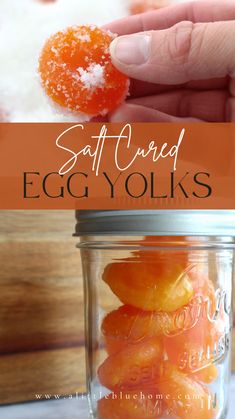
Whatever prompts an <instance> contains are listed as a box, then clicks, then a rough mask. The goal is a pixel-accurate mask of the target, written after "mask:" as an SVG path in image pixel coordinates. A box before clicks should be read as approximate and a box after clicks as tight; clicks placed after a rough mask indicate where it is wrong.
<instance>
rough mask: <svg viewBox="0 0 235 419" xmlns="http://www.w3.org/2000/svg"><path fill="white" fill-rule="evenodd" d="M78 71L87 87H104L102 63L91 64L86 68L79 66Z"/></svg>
mask: <svg viewBox="0 0 235 419" xmlns="http://www.w3.org/2000/svg"><path fill="white" fill-rule="evenodd" d="M77 71H78V72H79V74H80V80H81V82H82V83H83V85H84V88H85V89H95V88H99V87H104V84H105V79H104V67H102V66H101V65H100V64H91V65H90V66H89V67H88V68H87V69H86V70H84V69H83V68H82V67H79V68H78V69H77Z"/></svg>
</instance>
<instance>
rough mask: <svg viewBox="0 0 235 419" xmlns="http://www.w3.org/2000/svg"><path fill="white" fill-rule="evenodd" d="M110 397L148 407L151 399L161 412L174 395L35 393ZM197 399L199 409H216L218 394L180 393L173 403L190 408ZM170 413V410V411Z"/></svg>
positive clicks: (44, 396)
mask: <svg viewBox="0 0 235 419" xmlns="http://www.w3.org/2000/svg"><path fill="white" fill-rule="evenodd" d="M104 397H105V398H110V397H112V398H113V399H119V400H124V399H127V400H128V399H129V400H131V399H133V400H140V399H141V400H144V401H146V408H147V404H148V402H150V401H151V406H152V408H153V406H154V409H156V411H157V410H158V412H160V411H161V410H162V408H163V405H164V406H165V403H164V401H165V400H170V399H172V396H171V395H170V394H164V395H163V394H156V393H154V394H152V393H143V392H142V391H136V392H133V391H132V392H131V393H126V392H125V393H123V392H122V391H119V392H111V393H107V394H106V395H105V394H104V393H103V392H101V391H100V392H96V393H93V394H92V396H90V397H88V395H87V394H86V393H74V394H65V395H62V394H40V393H39V394H35V399H36V400H41V401H43V400H47V401H48V400H51V401H52V400H54V401H55V400H84V401H88V399H89V400H90V402H94V403H96V402H97V401H99V400H100V399H102V398H104ZM195 400H196V401H198V409H205V408H206V409H208V410H214V409H216V406H217V399H216V395H215V394H212V393H211V394H210V395H209V394H208V397H207V398H206V399H205V398H202V397H200V396H198V394H195V395H193V394H192V393H191V394H181V393H178V394H177V396H176V397H174V398H173V399H172V404H174V403H176V404H178V403H180V404H181V405H185V408H187V409H190V403H191V402H192V401H193V402H194V405H195ZM164 413H166V412H165V407H164ZM169 414H170V412H169Z"/></svg>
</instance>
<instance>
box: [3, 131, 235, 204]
mask: <svg viewBox="0 0 235 419" xmlns="http://www.w3.org/2000/svg"><path fill="white" fill-rule="evenodd" d="M0 197H1V200H0V202H1V204H0V208H1V209H73V208H74V209H75V208H76V209H131V208H135V209H235V124H200V123H199V124H197V123H194V124H184V125H182V124H156V123H143V124H126V125H124V124H101V123H94V124H93V123H89V124H1V125H0Z"/></svg>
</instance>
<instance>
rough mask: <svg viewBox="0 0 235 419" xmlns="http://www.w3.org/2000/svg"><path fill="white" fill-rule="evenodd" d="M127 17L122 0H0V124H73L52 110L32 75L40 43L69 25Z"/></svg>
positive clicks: (63, 115)
mask: <svg viewBox="0 0 235 419" xmlns="http://www.w3.org/2000/svg"><path fill="white" fill-rule="evenodd" d="M125 15H127V0H55V1H45V0H44V2H43V1H40V0H1V1H0V119H1V115H2V119H3V116H4V118H5V119H6V118H7V119H8V121H11V122H73V121H79V120H84V117H83V118H79V117H78V116H77V115H76V116H74V115H71V114H69V113H66V112H64V111H61V109H60V110H56V108H55V107H54V106H51V104H50V103H49V101H48V99H47V98H46V96H45V94H44V92H43V90H42V88H41V86H40V81H39V77H38V73H37V67H38V56H39V53H40V50H41V48H42V46H43V44H44V42H45V40H46V39H47V38H48V37H49V36H50V35H51V34H52V33H54V32H57V31H58V30H61V29H63V28H66V27H67V26H71V25H80V24H96V25H103V24H105V23H106V22H109V21H111V20H113V19H115V18H120V17H123V16H125Z"/></svg>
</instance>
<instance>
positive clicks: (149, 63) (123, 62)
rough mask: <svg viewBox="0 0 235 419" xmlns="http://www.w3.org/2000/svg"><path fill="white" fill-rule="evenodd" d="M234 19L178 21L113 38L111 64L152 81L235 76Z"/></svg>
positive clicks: (168, 82)
mask: <svg viewBox="0 0 235 419" xmlns="http://www.w3.org/2000/svg"><path fill="white" fill-rule="evenodd" d="M234 39H235V21H229V22H213V23H212V22H211V23H195V24H194V23H192V22H188V21H187V22H180V23H178V24H177V25H175V26H172V27H171V28H169V29H165V30H157V31H151V32H142V33H137V34H134V35H127V36H121V37H118V38H116V39H115V40H114V41H113V42H112V44H111V47H110V52H111V56H112V60H113V63H114V65H115V66H116V67H117V68H118V69H119V70H121V71H122V72H124V73H125V74H127V75H128V76H130V77H132V78H134V79H138V80H143V81H147V82H152V83H159V84H181V83H186V82H188V81H191V80H203V79H210V78H217V77H224V76H227V75H230V76H235V42H234Z"/></svg>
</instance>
